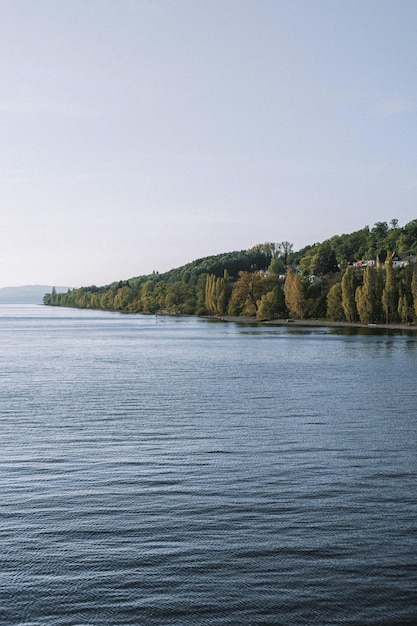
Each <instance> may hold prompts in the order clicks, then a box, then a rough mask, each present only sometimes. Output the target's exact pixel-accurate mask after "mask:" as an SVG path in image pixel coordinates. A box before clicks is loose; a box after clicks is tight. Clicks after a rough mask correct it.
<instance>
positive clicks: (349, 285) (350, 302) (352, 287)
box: [341, 268, 358, 322]
mask: <svg viewBox="0 0 417 626" xmlns="http://www.w3.org/2000/svg"><path fill="white" fill-rule="evenodd" d="M341 287H342V308H343V312H344V314H345V317H346V319H347V321H348V322H356V321H357V319H358V309H357V306H356V299H355V293H356V289H357V287H358V277H357V272H356V270H355V269H353V268H348V269H347V270H346V271H345V273H344V274H343V278H342V283H341Z"/></svg>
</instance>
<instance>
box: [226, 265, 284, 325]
mask: <svg viewBox="0 0 417 626" xmlns="http://www.w3.org/2000/svg"><path fill="white" fill-rule="evenodd" d="M277 284H278V277H277V276H275V275H267V276H264V275H263V274H262V273H261V272H239V280H238V281H237V283H236V284H235V286H234V289H233V292H232V309H233V310H234V312H236V310H239V309H240V311H242V312H243V313H244V314H246V315H256V314H257V312H258V308H259V304H260V301H261V298H262V296H263V295H265V294H266V293H268V291H272V289H273V288H274V287H275V286H276V285H277Z"/></svg>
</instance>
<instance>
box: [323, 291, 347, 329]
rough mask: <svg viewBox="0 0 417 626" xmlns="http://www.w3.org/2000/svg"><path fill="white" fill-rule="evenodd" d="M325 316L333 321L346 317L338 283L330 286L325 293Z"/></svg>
mask: <svg viewBox="0 0 417 626" xmlns="http://www.w3.org/2000/svg"><path fill="white" fill-rule="evenodd" d="M327 317H328V318H329V319H331V320H335V321H342V320H345V319H346V318H345V313H344V310H343V305H342V285H341V284H340V283H336V284H335V285H333V286H332V287H330V289H329V293H328V294H327Z"/></svg>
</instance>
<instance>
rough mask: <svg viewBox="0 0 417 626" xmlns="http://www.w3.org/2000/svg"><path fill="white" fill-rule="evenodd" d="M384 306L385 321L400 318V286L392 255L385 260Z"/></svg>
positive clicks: (394, 320) (393, 320)
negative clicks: (398, 285) (395, 273)
mask: <svg viewBox="0 0 417 626" xmlns="http://www.w3.org/2000/svg"><path fill="white" fill-rule="evenodd" d="M382 308H383V311H384V315H385V322H386V323H387V324H389V323H390V322H396V321H397V319H398V287H397V282H396V279H395V275H394V268H393V267H392V260H391V255H390V254H388V255H387V260H386V261H385V285H384V289H383V292H382Z"/></svg>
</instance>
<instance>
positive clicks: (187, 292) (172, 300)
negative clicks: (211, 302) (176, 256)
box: [165, 281, 195, 315]
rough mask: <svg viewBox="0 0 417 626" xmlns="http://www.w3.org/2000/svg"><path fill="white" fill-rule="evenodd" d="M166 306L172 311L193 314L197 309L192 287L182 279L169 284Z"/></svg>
mask: <svg viewBox="0 0 417 626" xmlns="http://www.w3.org/2000/svg"><path fill="white" fill-rule="evenodd" d="M165 308H166V309H167V310H168V311H170V312H172V313H183V314H186V315H192V314H193V313H194V309H195V298H194V297H193V292H192V290H191V288H190V287H188V285H185V284H184V283H183V282H181V281H177V282H175V283H172V285H169V287H168V289H167V294H166V297H165Z"/></svg>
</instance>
